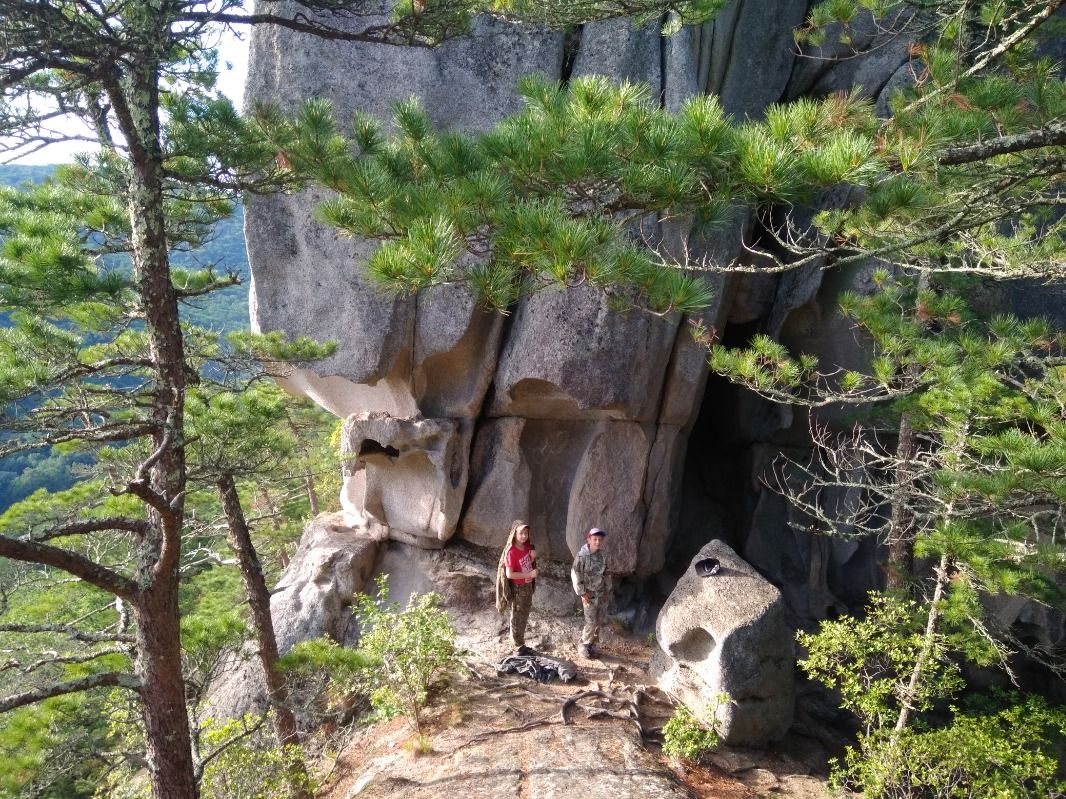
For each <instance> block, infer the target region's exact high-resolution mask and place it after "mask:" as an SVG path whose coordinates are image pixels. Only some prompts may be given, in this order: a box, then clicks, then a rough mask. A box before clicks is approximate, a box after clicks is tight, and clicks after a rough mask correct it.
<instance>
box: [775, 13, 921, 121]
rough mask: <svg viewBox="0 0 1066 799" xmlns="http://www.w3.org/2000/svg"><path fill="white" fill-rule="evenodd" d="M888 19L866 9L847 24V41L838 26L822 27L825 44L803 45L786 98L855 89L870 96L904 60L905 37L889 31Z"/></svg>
mask: <svg viewBox="0 0 1066 799" xmlns="http://www.w3.org/2000/svg"><path fill="white" fill-rule="evenodd" d="M894 29H895V28H894V25H893V23H892V22H891V21H890V20H879V21H875V20H874V19H873V16H872V15H871V14H870V13H869V12H868V11H861V12H860V13H859V16H858V17H857V18H856V19H854V20H852V22H851V23H850V24H849V26H848V37H849V41H848V43H847V44H845V43H843V42H841V41H840V34H841V32H842V31H841V28H840V26H839V24H837V23H834V24H832V25H829V26H828V27H827V28H826V32H825V34H826V36H825V43H824V44H822V45H821V46H818V47H810V46H807V47H805V48H804V55H803V57H802V58H797V59H796V62H795V65H794V66H793V68H792V77H791V79H790V80H789V83H788V89H787V90H786V92H785V94H786V96H787V98H788V99H790V100H793V99H795V98H797V97H800V96H803V95H808V96H815V97H819V96H822V95H826V94H831V93H833V92H840V91H843V92H850V91H852V90H856V91H858V93H859V96H860V97H866V98H874V97H877V95H878V94H879V93H880V91H881V89H882V88H883V87H884V85H885V82H886V81H887V80H888V79H889V78H890V77H891V76H892V74H893V73H894V72H895V71H896V69H897V68H898V67H899V65H900V64H902V63H903V62H904V61H906V60H907V50H908V48H909V46H910V44H911V42H910V40H909V38H908V37H905V36H897V35H895V34H894V33H893V31H894Z"/></svg>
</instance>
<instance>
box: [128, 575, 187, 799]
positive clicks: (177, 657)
mask: <svg viewBox="0 0 1066 799" xmlns="http://www.w3.org/2000/svg"><path fill="white" fill-rule="evenodd" d="M133 613H134V618H135V619H136V621H137V669H138V672H139V673H140V678H141V685H142V687H141V713H142V717H143V718H144V731H145V741H146V744H147V758H148V773H149V776H150V779H151V784H152V797H153V799H198V797H199V795H200V790H199V787H198V786H197V784H196V778H195V776H194V775H195V770H194V768H193V758H192V746H191V743H190V741H191V738H190V729H189V714H188V711H187V710H186V706H185V681H184V680H183V678H182V673H181V637H180V634H179V628H178V588H177V582H176V581H171V580H159V581H157V582H156V584H155V585H154V586H153V587H152V588H151V589H150V590H148V591H145V592H144V593H142V594H141V595H140V596H138V597H137V599H136V600H135V601H134V602H133Z"/></svg>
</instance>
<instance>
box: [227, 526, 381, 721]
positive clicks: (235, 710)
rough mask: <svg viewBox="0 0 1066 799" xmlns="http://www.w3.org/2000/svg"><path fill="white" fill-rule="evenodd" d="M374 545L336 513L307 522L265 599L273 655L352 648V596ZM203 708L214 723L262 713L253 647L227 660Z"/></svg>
mask: <svg viewBox="0 0 1066 799" xmlns="http://www.w3.org/2000/svg"><path fill="white" fill-rule="evenodd" d="M377 554H378V543H377V542H376V541H374V540H373V539H372V538H370V537H369V536H368V535H366V534H365V533H364V532H362V531H359V530H355V529H353V528H351V527H349V526H348V525H347V524H346V523H345V521H344V519H343V517H342V515H341V514H323V515H321V516H318V517H317V518H315V519H313V520H312V521H311V522H310V523H309V524H308V525H307V527H306V528H304V532H303V536H302V538H301V539H300V545H299V546H298V547H297V549H296V552H295V553H294V554H293V556H292V560H290V561H289V565H288V566H287V567H286V569H285V572H284V573H283V574H282V575H281V579H280V580H279V581H278V585H277V587H276V588H275V589H274V591H273V593H272V594H271V597H270V612H271V616H272V618H273V621H274V635H275V637H276V639H277V642H278V651H279V652H280V653H281V654H285V653H286V652H287V651H288V650H289V649H290V648H291V647H292V646H293V645H294V644H296V643H299V642H300V641H306V640H309V639H312V638H320V637H321V636H329V637H330V638H332V639H333V640H335V641H338V642H340V643H342V644H353V643H355V641H356V640H357V635H356V633H357V631H356V628H355V624H354V623H353V619H352V613H351V609H350V608H351V601H352V594H354V593H356V592H357V591H361V590H363V589H364V587H365V586H366V583H367V580H368V578H369V577H370V574H371V572H372V570H373V568H374V562H375V560H376V558H377ZM208 704H209V705H210V708H211V710H210V713H211V715H213V716H215V717H216V718H221V719H229V718H239V717H241V716H243V715H244V714H245V713H251V712H262V711H264V710H265V709H266V706H267V701H266V687H265V683H264V681H263V667H262V665H261V664H260V661H259V658H258V657H257V656H256V654H255V651H254V647H253V646H251V645H249V646H247V647H245V650H244V651H242V652H241V653H240V655H239V656H236V657H234V658H232V659H231V661H230V663H229V664H228V667H227V668H226V669H225V670H224V671H223V674H222V676H221V677H220V678H218V679H217V680H216V681H215V683H214V684H213V685H212V686H211V688H210V691H209V699H208Z"/></svg>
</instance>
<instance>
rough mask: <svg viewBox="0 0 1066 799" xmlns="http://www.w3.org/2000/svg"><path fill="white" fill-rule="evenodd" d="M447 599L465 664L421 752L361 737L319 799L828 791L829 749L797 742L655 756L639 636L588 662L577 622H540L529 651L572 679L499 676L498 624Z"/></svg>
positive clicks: (645, 648) (384, 736)
mask: <svg viewBox="0 0 1066 799" xmlns="http://www.w3.org/2000/svg"><path fill="white" fill-rule="evenodd" d="M451 599H452V600H453V601H452V602H451V603H450V607H449V610H450V612H451V613H452V615H453V619H454V621H455V623H456V627H457V630H458V631H459V640H460V644H461V645H462V646H463V647H464V649H466V650H467V651H468V653H469V655H468V656H467V668H466V671H465V673H464V674H463V675H462V676H461V677H460V679H458V680H457V681H456V682H455V684H454V685H453V686H452V688H451V689H450V690H449V691H448V692H447V694H445V695H444V696H442V697H440V700H439V702H438V703H437V704H436V706H435V708H434V710H433V712H432V715H431V719H430V721H429V722H428V725H427V729H426V737H425V739H424V746H423V747H420V746H419V745H418V739H417V737H416V736H415V735H414V734H413V732H412V730H411V729H410V727H409V726H408V724H407V722H406V721H404V720H402V719H395V720H393V721H391V722H388V723H382V724H377V725H374V726H372V727H368V728H362V729H360V730H359V731H358V732H357V733H356V734H355V735H354V736H353V737H351V738H349V739H348V740H347V741H346V742H345V744H344V746H343V748H342V749H341V750H340V754H339V756H338V758H337V761H336V763H335V766H334V768H333V770H332V774H331V776H330V779H329V781H328V783H327V786H326V789H325V790H324V791H323V794H322V796H324V797H326V799H355V797H360V798H361V799H401V798H402V799H422V798H423V797H426V799H428V798H429V797H434V799H440V797H470V798H471V799H473V798H474V797H478V798H479V799H480V797H493V798H495V797H499V798H500V799H510V798H511V797H514V799H525V798H526V797H536V798H537V799H551V798H552V797H558V799H601V798H602V799H630V797H632V798H633V799H636V797H641V799H644V798H645V797H647V798H648V799H657V798H658V797H663V799H666V798H667V797H678V798H679V799H680V798H681V797H708V798H709V797H714V799H749V798H751V797H757V796H775V797H791V798H792V799H814V798H815V797H824V796H826V795H827V794H826V791H825V778H824V767H825V762H826V758H827V756H828V753H827V752H826V750H825V748H824V747H823V746H822V745H820V744H818V743H817V742H815V741H814V740H813V739H811V738H807V737H804V736H800V735H798V734H792V735H790V736H789V737H788V738H786V740H785V741H783V742H782V743H781V744H780V745H778V746H777V747H775V748H773V749H768V750H760V751H756V750H744V749H736V748H722V749H720V750H717V751H715V752H713V753H710V754H709V755H708V756H707V757H706V758H705V760H704V762H702V763H701V764H699V765H696V764H680V763H672V762H670V761H668V760H667V759H665V758H663V757H662V755H661V753H660V751H659V741H660V737H659V735H658V731H659V729H660V728H661V726H662V724H663V723H665V721H666V719H667V718H669V716H670V714H671V712H672V705H671V702H670V698H669V697H667V696H665V695H663V694H662V693H661V692H659V691H658V689H656V688H655V687H654V686H653V685H650V684H649V679H648V673H647V669H648V664H649V661H650V658H651V654H652V650H653V645H652V644H651V643H650V642H649V641H648V640H647V639H645V638H638V637H636V636H632V635H627V634H625V633H624V632H622V631H620V630H616V629H612V630H611V631H610V633H609V634H608V638H607V640H606V641H605V642H604V645H603V647H602V650H603V657H602V658H601V659H599V660H585V659H581V658H577V657H576V647H575V645H574V643H573V642H574V640H575V636H576V634H577V632H578V629H579V619H578V617H577V616H576V615H574V616H565V615H564V616H549V615H547V614H540V615H539V616H538V617H536V618H534V619H533V621H532V623H531V629H530V634H529V635H528V636H527V643H529V644H531V645H532V646H534V647H535V648H536V649H537V650H538V651H540V652H543V653H546V654H552V655H555V656H561V657H567V658H571V659H575V662H576V663H577V665H578V666H579V669H580V677H579V678H578V679H577V680H576V681H574V682H572V683H570V684H565V685H564V684H559V683H555V684H549V685H540V684H537V683H535V682H533V681H531V680H528V679H525V678H523V677H517V676H512V675H504V676H500V675H497V673H496V671H495V669H494V667H493V664H494V663H495V662H497V661H498V660H500V659H502V658H503V657H504V656H506V655H508V654H510V646H509V643H508V642H507V628H506V620H505V619H504V617H502V616H498V615H496V614H495V613H489V612H486V610H485V606H484V605H480V607H473V606H471V607H469V608H467V609H466V610H464V609H463V607H462V603H456V602H455V601H454V600H456V599H457V596H456V595H454V594H453V595H452V596H451ZM544 599H545V600H550V597H547V596H546V597H544ZM478 604H480V603H478ZM638 721H639V724H638V723H637V722H638ZM421 748H428V751H419V749H421Z"/></svg>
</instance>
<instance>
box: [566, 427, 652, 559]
mask: <svg viewBox="0 0 1066 799" xmlns="http://www.w3.org/2000/svg"><path fill="white" fill-rule="evenodd" d="M654 435H655V428H654V426H652V425H638V424H633V423H627V422H604V423H601V424H599V425H597V427H596V429H595V431H594V432H593V434H592V436H591V438H590V439H589V442H588V446H587V447H586V448H585V451H584V452H583V453H581V460H580V462H579V464H578V467H577V470H576V471H575V473H574V481H573V484H572V485H571V489H570V501H569V503H568V506H567V514H566V542H567V544H568V545H569V547H570V552H571V553H572V554H575V555H576V554H577V551H578V550H579V549H581V546H582V544H584V543H585V533H586V532H588V530H589V529H590V528H592V527H600V528H602V529H604V530H606V531H607V532H608V533H609V535H608V541H607V545H606V547H607V553H608V563H609V568H610V569H611V571H613V572H619V573H622V574H630V573H632V572H634V571H636V568H637V559H638V558H637V556H638V548H639V546H640V541H641V533H642V531H643V527H644V514H645V504H644V480H645V476H646V474H647V468H648V460H649V457H648V456H649V453H650V450H651V445H652V440H653V437H654Z"/></svg>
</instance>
